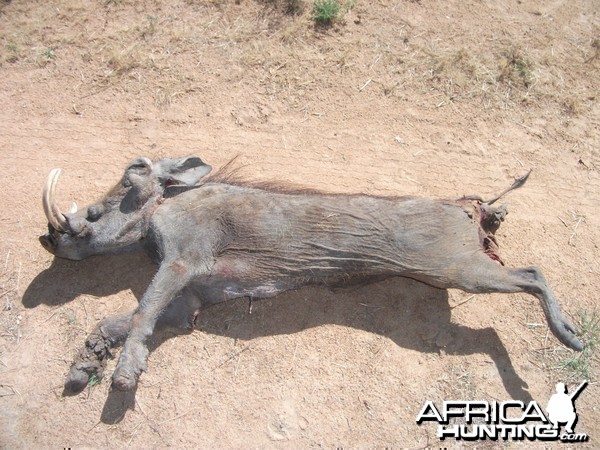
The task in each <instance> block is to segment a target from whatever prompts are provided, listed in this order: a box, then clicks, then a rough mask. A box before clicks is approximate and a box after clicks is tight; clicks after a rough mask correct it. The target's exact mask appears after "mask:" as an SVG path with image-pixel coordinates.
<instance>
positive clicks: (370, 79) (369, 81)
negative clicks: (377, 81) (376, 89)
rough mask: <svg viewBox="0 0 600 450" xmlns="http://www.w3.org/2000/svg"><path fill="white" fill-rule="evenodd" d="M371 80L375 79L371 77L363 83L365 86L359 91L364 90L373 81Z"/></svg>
mask: <svg viewBox="0 0 600 450" xmlns="http://www.w3.org/2000/svg"><path fill="white" fill-rule="evenodd" d="M371 81H373V79H372V78H369V79H368V80H367V82H366V83H365V84H363V86H362V87H361V88H360V89H359V91H362V90H363V89H364V88H366V87H367V86H368V85H369V84H370V83H371Z"/></svg>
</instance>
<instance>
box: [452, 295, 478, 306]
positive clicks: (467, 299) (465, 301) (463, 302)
mask: <svg viewBox="0 0 600 450" xmlns="http://www.w3.org/2000/svg"><path fill="white" fill-rule="evenodd" d="M473 297H475V294H473V295H470V296H468V297H467V298H466V299H465V300H463V301H462V302H460V303H458V304H456V305H454V306H451V307H450V309H454V308H458V307H459V306H460V305H464V304H465V303H467V302H468V301H469V300H471V299H472V298H473Z"/></svg>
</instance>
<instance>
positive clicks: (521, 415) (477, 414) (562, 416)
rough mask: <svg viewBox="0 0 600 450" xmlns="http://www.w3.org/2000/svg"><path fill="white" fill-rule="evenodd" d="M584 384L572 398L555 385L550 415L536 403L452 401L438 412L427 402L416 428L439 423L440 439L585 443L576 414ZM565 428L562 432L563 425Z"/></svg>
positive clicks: (578, 387)
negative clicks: (430, 423)
mask: <svg viewBox="0 0 600 450" xmlns="http://www.w3.org/2000/svg"><path fill="white" fill-rule="evenodd" d="M587 384H588V382H587V381H584V382H583V383H581V384H580V385H579V386H577V388H576V389H575V390H574V391H573V393H572V394H569V393H568V391H567V387H566V386H565V384H564V383H558V384H557V385H556V393H555V394H553V395H552V396H551V397H550V400H549V401H548V405H547V407H546V412H547V415H546V414H544V412H543V410H542V408H541V407H540V405H538V403H537V402H536V401H534V400H532V401H530V402H529V403H527V404H526V403H524V402H522V401H520V400H508V401H504V402H498V401H492V402H489V401H485V400H476V401H473V400H467V401H463V400H452V401H444V402H442V406H441V408H438V407H437V406H436V405H435V403H434V402H432V401H430V400H429V401H426V402H425V404H424V405H423V407H422V408H421V411H420V412H419V414H418V415H417V424H418V425H420V424H421V423H422V422H426V421H432V422H437V424H438V427H437V436H438V437H439V438H440V439H441V440H444V439H447V438H454V439H456V440H461V439H464V440H468V441H474V440H485V439H491V440H493V441H496V440H498V439H502V440H505V441H506V440H514V441H523V440H525V439H527V440H530V441H534V440H538V439H539V440H543V441H558V440H560V441H562V442H586V441H587V440H588V439H589V437H588V435H587V434H585V433H575V432H574V428H575V424H576V423H577V412H576V411H575V400H576V399H577V397H578V396H579V394H581V392H582V391H583V390H584V389H585V387H586V386H587ZM561 424H564V425H565V427H564V431H563V432H561V427H560V425H561Z"/></svg>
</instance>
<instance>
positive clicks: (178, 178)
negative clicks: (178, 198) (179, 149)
mask: <svg viewBox="0 0 600 450" xmlns="http://www.w3.org/2000/svg"><path fill="white" fill-rule="evenodd" d="M211 170H212V167H211V166H209V165H208V164H204V162H203V161H202V160H201V159H200V158H198V157H197V156H188V157H186V158H180V159H161V160H160V161H157V162H156V163H155V164H154V166H153V171H154V173H155V175H156V176H157V177H158V179H159V180H160V182H161V183H163V184H164V185H165V186H169V185H174V184H185V185H187V186H194V185H195V184H196V183H198V181H200V180H201V179H202V178H203V177H205V176H206V175H208V174H209V173H210V171H211Z"/></svg>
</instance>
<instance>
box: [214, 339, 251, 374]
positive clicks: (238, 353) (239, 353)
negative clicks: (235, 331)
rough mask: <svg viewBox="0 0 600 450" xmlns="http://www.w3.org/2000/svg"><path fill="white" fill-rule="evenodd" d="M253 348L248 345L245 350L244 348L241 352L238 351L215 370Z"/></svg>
mask: <svg viewBox="0 0 600 450" xmlns="http://www.w3.org/2000/svg"><path fill="white" fill-rule="evenodd" d="M250 347H251V345H250V344H248V345H246V346H245V347H244V348H242V349H241V350H238V351H237V352H235V353H233V354H231V355H229V357H228V358H227V359H226V360H225V361H223V362H222V363H221V364H219V365H218V366H217V367H215V368H214V369H213V370H217V369H218V368H219V367H221V366H223V365H225V364H227V363H228V362H229V361H231V360H232V359H233V358H235V357H236V356H238V355H241V354H242V353H243V352H245V351H246V350H248V349H249V348H250Z"/></svg>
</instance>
